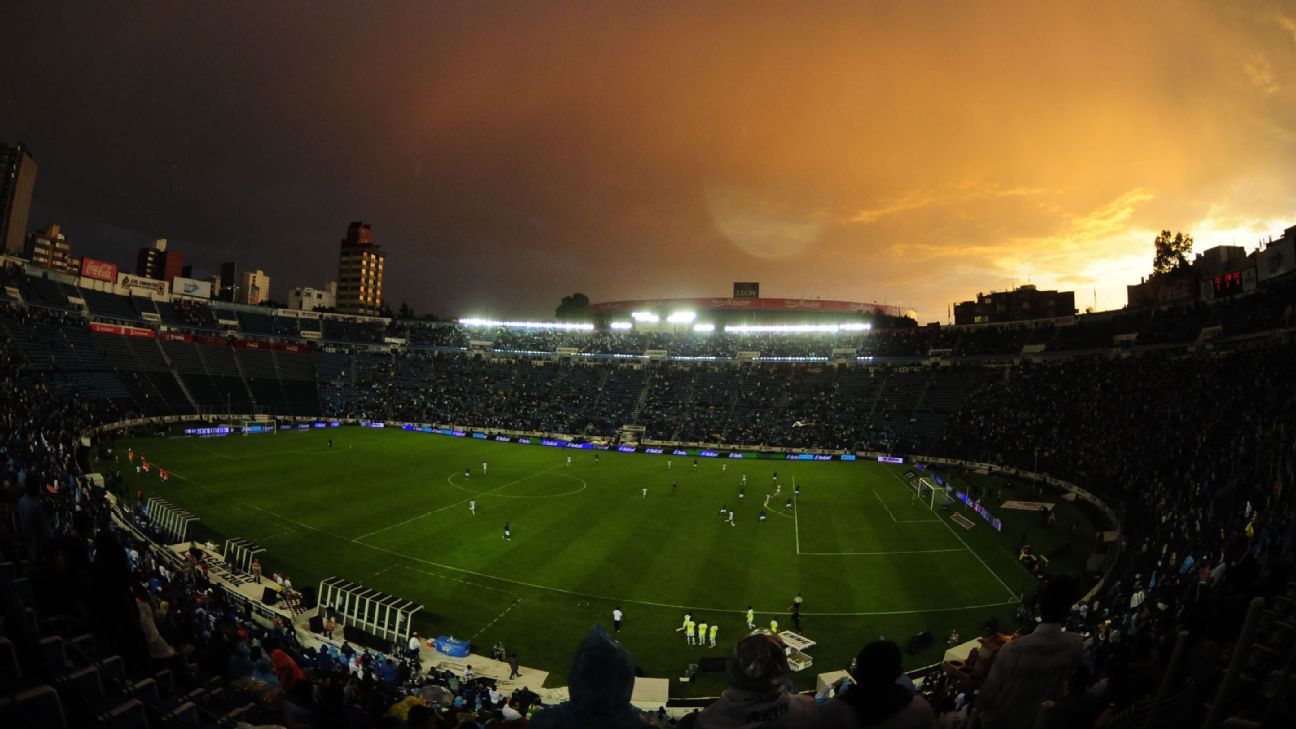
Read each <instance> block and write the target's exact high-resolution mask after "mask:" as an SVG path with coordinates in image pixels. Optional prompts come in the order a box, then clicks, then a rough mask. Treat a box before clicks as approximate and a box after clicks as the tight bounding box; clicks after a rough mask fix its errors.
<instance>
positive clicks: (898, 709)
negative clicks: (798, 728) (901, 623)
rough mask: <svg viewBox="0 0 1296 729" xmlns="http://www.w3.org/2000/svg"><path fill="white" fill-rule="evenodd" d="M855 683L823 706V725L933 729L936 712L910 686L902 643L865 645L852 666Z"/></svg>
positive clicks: (885, 728) (881, 728)
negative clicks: (905, 678) (903, 679)
mask: <svg viewBox="0 0 1296 729" xmlns="http://www.w3.org/2000/svg"><path fill="white" fill-rule="evenodd" d="M850 675H851V680H852V681H853V682H854V684H853V685H852V686H850V687H849V688H847V689H846V690H845V692H844V693H841V694H838V695H837V696H836V697H835V698H833V699H831V700H829V701H827V702H825V703H824V704H822V705H821V706H820V711H819V713H820V716H819V719H820V723H821V724H822V725H823V726H835V727H845V728H847V729H850V728H853V727H861V728H862V727H869V729H919V728H921V729H930V727H933V726H935V722H936V716H935V714H934V713H932V708H931V705H930V704H928V703H927V700H926V699H924V698H923V697H922V696H920V695H917V694H915V693H914V692H912V691H910V690H909V689H908V688H906V687H905V686H904V685H903V684H902V683H901V682H900V677H901V676H903V675H904V666H903V657H902V655H901V653H900V646H898V645H896V644H895V643H892V642H891V641H889V640H876V641H873V642H872V643H869V644H868V645H866V646H864V648H863V649H862V650H860V652H859V655H857V656H856V657H855V662H854V663H852V664H851V668H850Z"/></svg>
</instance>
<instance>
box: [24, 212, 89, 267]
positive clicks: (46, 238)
mask: <svg viewBox="0 0 1296 729" xmlns="http://www.w3.org/2000/svg"><path fill="white" fill-rule="evenodd" d="M22 257H23V258H26V259H27V260H29V261H31V262H32V263H34V264H36V265H37V266H41V267H44V268H52V269H54V270H55V271H62V272H64V273H71V274H73V275H80V273H81V259H80V258H76V259H74V258H73V256H72V244H71V243H69V242H68V239H67V237H66V236H64V235H63V233H62V231H61V230H60V228H59V226H58V225H57V224H54V225H50V226H49V227H48V228H46V229H45V230H38V231H36V232H35V233H32V234H31V235H29V236H27V244H26V245H24V246H23V251H22ZM74 260H75V263H73V261H74ZM74 266H75V267H74Z"/></svg>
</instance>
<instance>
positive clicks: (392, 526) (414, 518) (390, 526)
mask: <svg viewBox="0 0 1296 729" xmlns="http://www.w3.org/2000/svg"><path fill="white" fill-rule="evenodd" d="M549 470H550V471H552V470H553V469H552V468H551V469H549ZM542 473H548V471H537V472H536V473H532V474H530V475H528V476H523V477H522V478H519V479H516V480H513V481H509V482H508V483H506V484H503V485H502V486H497V487H495V488H493V489H491V490H490V491H483V492H481V493H479V494H476V495H474V496H473V497H472V498H468V499H464V500H463V501H458V502H455V503H453V504H449V505H447V506H443V507H441V508H440V509H433V510H432V511H428V512H424V513H422V514H419V515H418V516H411V517H410V518H408V519H406V520H405V521H400V522H396V523H395V524H388V525H387V526H385V527H383V528H381V529H375V530H373V531H371V532H369V533H368V534H361V535H360V536H358V537H356V541H359V540H361V539H367V538H369V537H372V536H373V535H375V534H382V533H383V532H385V531H390V530H392V529H395V528H397V527H403V526H405V525H406V524H409V523H410V522H415V521H418V520H419V519H422V518H423V517H425V516H432V515H433V514H439V513H441V512H443V511H445V510H447V509H453V508H454V507H456V506H463V505H464V504H466V503H468V502H469V501H472V500H474V499H476V498H477V497H478V496H485V495H486V494H489V493H493V492H495V491H499V490H501V489H505V488H508V487H509V486H512V485H513V484H515V483H519V482H521V481H525V480H527V479H528V478H532V477H533V476H539V475H540V474H542ZM450 477H451V478H453V477H454V474H451V476H450ZM447 480H449V479H447ZM450 485H451V486H453V485H454V484H453V483H452V484H450Z"/></svg>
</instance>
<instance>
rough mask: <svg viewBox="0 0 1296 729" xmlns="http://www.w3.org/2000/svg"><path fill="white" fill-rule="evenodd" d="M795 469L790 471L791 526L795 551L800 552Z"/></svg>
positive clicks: (799, 524) (799, 518)
mask: <svg viewBox="0 0 1296 729" xmlns="http://www.w3.org/2000/svg"><path fill="white" fill-rule="evenodd" d="M796 490H797V485H796V471H793V472H792V527H793V528H794V529H795V530H796V553H797V554H801V509H799V508H797V507H798V504H797V497H796Z"/></svg>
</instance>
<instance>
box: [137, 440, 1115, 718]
mask: <svg viewBox="0 0 1296 729" xmlns="http://www.w3.org/2000/svg"><path fill="white" fill-rule="evenodd" d="M329 438H332V439H333V447H332V448H329V447H328V444H327V440H328V439H329ZM127 447H133V448H134V449H135V451H136V453H137V454H138V453H143V454H145V455H146V456H147V457H148V459H149V461H150V462H151V463H155V464H157V465H159V466H162V467H165V468H167V469H168V470H169V471H170V473H171V480H170V481H169V482H167V483H165V484H163V483H161V482H160V481H159V480H158V479H157V477H156V475H154V476H152V477H149V476H147V475H145V476H137V475H136V474H135V473H134V472H133V469H126V468H125V451H126V448H127ZM115 449H116V450H115V453H116V454H118V456H119V457H120V458H121V461H122V463H121V465H120V466H119V467H120V468H122V470H123V471H124V472H125V471H128V470H129V473H126V479H127V485H128V487H129V488H130V493H132V494H133V493H134V491H135V489H137V488H142V489H144V491H145V493H146V494H149V495H160V496H163V497H165V498H167V499H169V500H171V501H172V502H174V503H176V504H178V505H180V506H181V507H183V508H185V509H187V510H189V511H191V512H193V513H194V514H196V515H197V516H198V517H199V518H200V519H201V521H202V524H201V526H200V529H201V531H200V532H199V535H200V536H202V537H210V538H211V539H212V540H213V541H216V542H218V543H219V542H220V541H221V540H222V539H224V538H226V537H242V538H245V539H249V540H252V541H253V542H256V543H257V544H260V545H261V546H263V547H265V548H266V550H267V552H266V554H264V555H262V560H261V561H262V563H263V565H264V571H265V572H266V574H269V573H270V572H271V571H279V572H281V573H285V574H287V575H289V576H290V577H291V578H292V581H293V583H294V585H295V586H297V587H298V588H300V587H302V586H305V585H314V584H317V583H318V581H319V580H320V579H322V578H324V577H328V576H333V575H337V576H340V577H344V578H346V579H349V580H352V581H355V582H359V583H361V584H364V585H366V586H368V587H372V588H375V589H378V590H382V591H384V592H388V593H391V594H394V595H397V596H400V597H404V598H408V599H411V600H415V601H417V602H421V603H422V604H423V605H424V606H425V608H424V611H423V612H421V613H420V614H419V615H418V616H416V619H415V628H416V629H417V630H418V631H419V633H420V634H422V635H425V636H430V635H441V634H451V635H454V636H455V637H458V638H469V639H471V640H472V641H473V643H474V648H473V649H474V652H478V653H486V652H488V651H489V649H490V646H491V645H492V644H493V643H494V642H495V641H497V640H500V641H503V642H504V644H505V645H506V646H507V647H508V648H509V649H510V650H516V651H518V654H519V658H520V662H521V663H522V664H523V665H528V666H533V667H536V668H541V669H544V670H547V671H550V672H551V678H550V684H552V685H563V684H565V682H566V674H567V669H568V667H569V663H570V660H571V657H572V655H573V652H574V649H575V647H576V644H577V642H578V641H579V639H580V637H581V636H582V635H583V634H584V632H585V631H586V630H587V629H588V628H589V626H590V625H591V624H592V623H595V622H600V623H603V624H604V625H605V626H607V627H608V628H609V630H610V629H611V622H612V621H611V613H612V610H613V609H614V608H616V607H617V606H620V608H621V609H622V610H623V611H624V613H625V621H624V626H623V628H622V631H621V633H620V635H619V639H620V640H621V641H622V643H623V644H624V645H625V646H626V647H627V648H628V649H629V650H630V652H631V653H632V654H633V655H634V656H635V658H636V660H637V661H638V663H639V665H640V666H641V668H642V669H643V671H644V673H645V674H646V675H649V676H662V677H672V678H674V677H677V676H679V675H680V674H681V673H682V672H683V669H684V667H685V666H687V665H688V664H690V663H696V662H697V661H698V659H699V657H702V656H706V655H725V654H726V653H727V651H728V649H730V648H731V647H732V646H733V644H734V643H735V642H736V640H737V639H739V638H740V637H741V636H743V635H745V634H746V632H747V631H746V628H745V621H744V617H743V613H744V612H745V611H746V609H747V606H748V605H749V604H750V605H752V606H753V607H754V608H755V610H756V616H757V617H756V622H757V625H758V626H762V627H767V626H768V625H769V622H770V620H771V618H777V619H778V621H779V625H780V628H784V629H791V628H792V623H791V620H790V619H789V615H788V607H789V605H790V603H791V602H792V598H793V596H794V595H796V594H797V593H798V592H799V593H802V594H803V596H804V601H805V602H804V608H803V617H802V629H801V630H800V631H799V632H801V633H802V634H804V635H806V636H807V637H809V638H810V639H812V640H814V641H817V643H818V645H817V646H816V647H814V648H813V649H811V650H810V651H809V653H810V655H812V656H813V657H814V660H815V665H814V666H813V667H812V668H811V669H810V670H808V671H805V672H803V673H801V674H798V675H797V676H796V677H795V680H796V683H797V684H798V686H799V687H801V688H812V687H813V682H814V675H815V674H816V673H818V672H820V671H830V670H836V669H839V668H842V667H844V666H845V665H846V664H847V663H849V661H850V659H851V658H852V657H853V656H854V654H855V653H856V652H857V651H858V650H859V648H860V647H861V646H863V645H864V644H865V643H867V642H869V641H871V640H873V639H876V638H877V637H878V636H880V635H883V636H886V637H888V638H890V639H893V640H895V641H896V642H898V643H900V644H901V646H904V645H905V644H906V642H907V641H908V639H909V637H910V636H912V635H913V634H915V633H918V632H920V631H922V630H924V629H929V630H931V631H932V634H933V636H934V637H935V645H933V646H931V647H929V648H928V649H926V650H924V651H922V652H920V653H918V654H917V655H913V656H909V657H907V658H906V662H907V667H908V668H916V667H919V666H922V665H926V664H930V663H934V662H936V661H938V660H940V655H941V653H942V651H943V645H944V640H945V637H946V635H947V634H948V633H949V631H950V630H951V629H952V628H958V629H959V630H960V632H961V634H962V635H963V636H964V640H967V639H969V638H971V637H974V636H975V635H977V633H978V630H979V626H981V625H982V624H983V623H985V622H986V621H987V620H988V619H989V618H990V617H992V616H998V617H999V618H1000V620H1001V622H1002V623H1003V625H1005V626H1008V625H1011V624H1012V623H1013V616H1014V615H1015V613H1016V610H1017V603H1018V600H1019V597H1020V596H1021V595H1022V594H1023V592H1025V593H1027V594H1030V593H1031V592H1033V590H1034V589H1035V586H1034V585H1035V580H1034V578H1033V577H1031V576H1030V575H1028V574H1027V573H1026V572H1025V571H1024V570H1023V569H1022V568H1021V567H1019V566H1018V564H1017V560H1016V555H1015V553H1014V552H1013V550H1014V548H1015V546H1016V541H1017V539H1018V538H1019V536H1018V535H1020V534H1022V533H1023V532H1029V533H1030V534H1029V536H1030V538H1031V540H1032V543H1034V544H1035V545H1036V548H1037V550H1041V551H1046V552H1047V551H1052V550H1053V549H1055V548H1056V546H1057V544H1058V543H1059V542H1060V541H1065V540H1066V539H1069V537H1067V536H1066V535H1067V534H1069V532H1070V530H1069V529H1062V528H1060V527H1058V528H1057V531H1053V530H1049V531H1047V532H1045V531H1044V530H1043V527H1042V526H1040V525H1039V523H1038V522H1039V519H1038V515H1036V514H1026V513H1023V512H1004V513H1000V514H999V515H1000V516H1001V518H1003V519H1004V520H1005V526H1004V530H1003V532H1002V533H998V532H995V531H993V530H992V529H990V528H989V526H988V525H987V524H985V523H984V522H983V521H981V520H980V518H978V517H977V516H976V514H973V513H971V512H970V511H968V510H966V509H962V508H960V509H959V511H962V512H963V513H965V514H968V515H969V516H970V518H971V519H972V520H973V521H974V522H975V526H974V527H973V528H971V529H964V528H962V527H960V526H959V525H958V524H956V523H954V522H952V521H950V520H949V518H948V516H949V514H950V512H939V511H938V512H933V511H932V510H931V509H930V508H929V507H928V506H927V505H926V504H923V503H921V502H917V503H915V500H914V499H913V498H912V497H911V491H910V488H909V485H908V483H907V482H906V480H905V479H904V476H903V474H904V472H905V471H906V470H909V467H908V466H884V465H881V464H878V463H875V462H853V463H851V462H846V463H843V462H830V463H829V462H792V461H777V460H736V459H733V460H720V459H711V458H699V459H697V460H698V466H697V468H696V469H695V468H694V467H693V459H692V458H691V457H668V456H664V455H646V454H622V453H615V452H607V451H603V452H599V462H598V463H597V464H596V463H595V455H594V454H595V452H593V451H588V450H576V449H559V448H548V447H540V446H526V445H517V444H512V443H494V442H488V441H482V440H473V439H460V438H449V437H444V436H438V435H431V434H425V433H417V432H406V431H400V430H379V429H366V428H359V427H343V428H335V429H330V430H328V431H310V432H281V433H279V434H275V435H270V434H265V435H253V436H247V437H241V436H240V437H228V438H201V439H199V438H134V439H123V440H120V441H118V442H117V443H116V445H115ZM569 456H570V457H571V461H572V462H571V465H570V466H568V465H566V461H567V458H568V457H569ZM483 461H485V462H487V463H488V464H489V466H488V471H487V473H486V474H485V475H483V473H482V462H483ZM668 461H669V462H670V467H669V468H668V467H667V463H668ZM722 468H723V470H722ZM464 469H468V470H469V472H470V473H471V477H470V478H465V477H464ZM776 471H777V473H778V476H779V482H780V484H781V487H782V493H781V494H779V495H778V496H772V497H771V498H770V503H769V506H768V507H763V503H764V497H765V495H766V494H767V493H772V492H773V491H774V482H773V478H772V476H773V474H774V472H776ZM154 474H156V471H155V472H154ZM743 474H746V476H747V485H746V487H745V491H746V495H745V498H739V488H740V486H741V483H742V476H743ZM673 481H674V482H677V483H678V487H677V488H674V489H672V486H671V484H672V482H673ZM794 483H795V484H796V485H797V486H799V487H800V488H801V494H800V496H799V497H796V501H795V507H794V508H793V509H790V510H789V509H786V508H785V502H786V500H787V499H788V498H789V497H791V496H792V492H793V484H794ZM644 488H647V489H648V493H647V496H644V494H643V489H644ZM1010 488H1011V487H1010ZM473 498H475V499H476V503H477V513H476V514H475V515H474V514H472V513H470V511H469V500H470V499H473ZM1006 498H1014V496H1012V495H1009V496H1007V497H1006ZM1016 498H1026V497H1025V496H1019V497H1016ZM1046 500H1056V499H1046ZM724 506H727V507H729V508H730V509H732V510H733V511H734V512H736V515H735V525H734V526H730V525H729V524H728V523H727V522H725V521H723V520H722V519H721V516H720V511H721V508H722V507H724ZM1059 506H1060V507H1067V508H1070V509H1071V511H1070V512H1066V513H1064V512H1059V513H1062V514H1063V516H1062V517H1061V519H1060V522H1061V524H1065V525H1068V526H1069V524H1070V522H1069V521H1068V519H1076V520H1082V521H1080V522H1078V523H1077V527H1078V529H1079V534H1080V535H1085V538H1092V534H1093V527H1092V526H1091V524H1090V522H1089V520H1088V519H1087V517H1086V516H1085V515H1084V514H1082V513H1080V512H1079V511H1078V510H1076V509H1075V508H1074V507H1073V506H1071V505H1069V504H1064V503H1062V502H1059ZM762 508H764V509H765V511H766V513H767V514H768V516H767V518H766V520H765V521H764V522H761V521H759V520H758V518H757V517H758V514H759V512H760V511H761V509H762ZM505 521H508V522H509V523H510V525H511V527H512V539H511V540H509V541H505V540H504V538H503V527H504V522H505ZM1077 538H1079V537H1077ZM1086 543H1087V542H1086ZM1084 551H1085V550H1084V549H1080V548H1078V549H1072V550H1068V555H1070V557H1069V559H1070V560H1071V561H1073V562H1077V561H1080V560H1083V552H1084ZM1073 553H1076V554H1073ZM1062 562H1063V560H1057V561H1056V562H1055V571H1056V570H1065V571H1072V572H1074V571H1076V569H1078V567H1075V566H1073V567H1071V568H1068V567H1066V566H1065V565H1064V564H1062ZM686 610H688V611H691V612H692V614H693V615H694V616H695V619H699V620H705V621H706V622H708V623H713V622H718V624H719V625H720V629H719V635H718V647H717V648H715V649H709V648H701V649H700V648H696V647H689V646H687V645H686V644H685V640H684V636H683V634H682V633H679V632H676V628H678V627H679V626H680V623H681V619H682V616H683V614H684V612H685V611H686ZM720 680H721V679H720V678H719V677H717V676H711V677H709V678H708V677H704V679H703V680H702V681H701V682H700V683H697V682H695V683H694V684H693V685H692V686H690V687H688V689H687V691H681V693H698V692H702V693H710V694H712V695H714V693H715V692H718V691H719V690H720V689H721V688H722V687H723V686H722V685H721V684H720V683H718V682H719V681H720ZM711 684H714V685H711ZM678 688H679V687H678V686H676V690H678Z"/></svg>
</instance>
